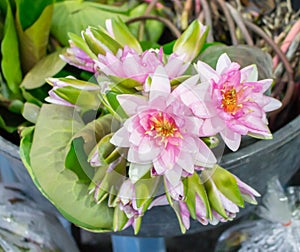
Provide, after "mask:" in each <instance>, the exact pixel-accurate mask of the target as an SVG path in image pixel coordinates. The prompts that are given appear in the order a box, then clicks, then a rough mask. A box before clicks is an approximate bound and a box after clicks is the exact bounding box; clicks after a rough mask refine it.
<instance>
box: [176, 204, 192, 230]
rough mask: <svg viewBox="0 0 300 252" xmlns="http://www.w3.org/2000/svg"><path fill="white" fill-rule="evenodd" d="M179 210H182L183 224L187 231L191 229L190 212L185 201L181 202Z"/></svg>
mask: <svg viewBox="0 0 300 252" xmlns="http://www.w3.org/2000/svg"><path fill="white" fill-rule="evenodd" d="M179 209H180V214H181V219H182V223H183V225H184V227H185V228H186V229H189V228H190V212H189V209H188V208H187V206H186V203H185V202H183V201H179Z"/></svg>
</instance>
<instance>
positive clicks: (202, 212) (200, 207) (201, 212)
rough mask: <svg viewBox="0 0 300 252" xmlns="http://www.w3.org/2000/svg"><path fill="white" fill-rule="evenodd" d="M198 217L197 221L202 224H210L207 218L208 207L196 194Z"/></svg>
mask: <svg viewBox="0 0 300 252" xmlns="http://www.w3.org/2000/svg"><path fill="white" fill-rule="evenodd" d="M195 204H196V216H197V220H198V221H199V222H200V223H202V224H203V225H207V224H208V220H207V218H206V207H205V206H204V203H203V201H202V199H201V198H200V196H199V195H198V194H196V202H195Z"/></svg>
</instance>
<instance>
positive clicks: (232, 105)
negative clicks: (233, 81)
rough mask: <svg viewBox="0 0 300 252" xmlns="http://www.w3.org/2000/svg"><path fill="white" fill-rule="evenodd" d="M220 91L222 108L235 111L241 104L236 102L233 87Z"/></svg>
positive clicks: (236, 95) (236, 98)
mask: <svg viewBox="0 0 300 252" xmlns="http://www.w3.org/2000/svg"><path fill="white" fill-rule="evenodd" d="M221 93H222V97H223V99H222V108H223V109H224V111H225V112H227V113H232V114H234V113H236V112H237V111H238V110H239V109H240V108H241V106H242V104H238V94H237V92H236V89H235V88H231V89H227V90H226V89H223V90H221Z"/></svg>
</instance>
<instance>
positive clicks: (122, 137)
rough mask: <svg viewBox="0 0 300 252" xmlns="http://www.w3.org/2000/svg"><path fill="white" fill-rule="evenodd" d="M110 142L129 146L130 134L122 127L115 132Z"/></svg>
mask: <svg viewBox="0 0 300 252" xmlns="http://www.w3.org/2000/svg"><path fill="white" fill-rule="evenodd" d="M110 142H111V143H112V144H113V145H115V146H120V147H129V146H130V143H129V134H128V131H127V129H126V128H124V127H122V128H120V129H119V130H118V131H117V132H115V133H114V134H113V136H112V138H111V139H110Z"/></svg>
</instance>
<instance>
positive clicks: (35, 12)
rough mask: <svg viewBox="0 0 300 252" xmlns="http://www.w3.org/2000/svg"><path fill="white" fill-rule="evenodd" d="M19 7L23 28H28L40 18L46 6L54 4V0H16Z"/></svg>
mask: <svg viewBox="0 0 300 252" xmlns="http://www.w3.org/2000/svg"><path fill="white" fill-rule="evenodd" d="M16 3H17V6H18V8H19V11H18V12H19V20H20V24H21V27H22V30H23V31H24V30H26V29H27V28H29V27H30V26H31V25H33V23H34V22H35V21H36V20H37V19H38V18H39V16H40V15H41V13H42V12H43V10H44V9H45V7H46V6H48V5H50V4H53V0H43V1H37V0H16Z"/></svg>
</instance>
